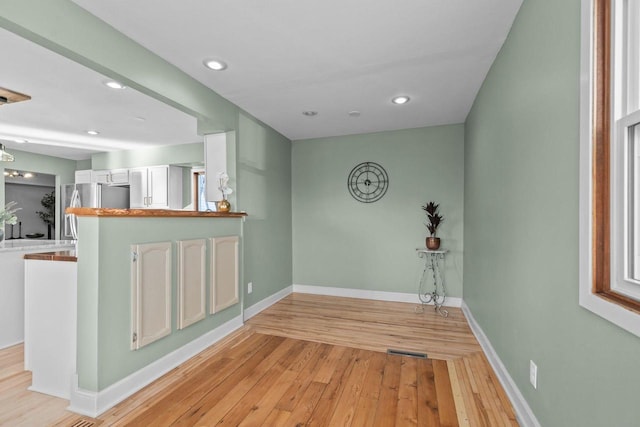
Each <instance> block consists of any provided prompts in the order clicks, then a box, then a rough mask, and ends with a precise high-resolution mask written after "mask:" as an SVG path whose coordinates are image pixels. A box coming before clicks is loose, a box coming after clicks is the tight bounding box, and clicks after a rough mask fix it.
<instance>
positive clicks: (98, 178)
mask: <svg viewBox="0 0 640 427" xmlns="http://www.w3.org/2000/svg"><path fill="white" fill-rule="evenodd" d="M91 182H97V183H98V184H110V183H111V172H109V171H108V170H102V171H92V172H91Z"/></svg>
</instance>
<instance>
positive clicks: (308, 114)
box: [302, 111, 318, 117]
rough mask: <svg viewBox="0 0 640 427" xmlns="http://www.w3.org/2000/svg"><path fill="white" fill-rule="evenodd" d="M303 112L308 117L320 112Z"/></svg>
mask: <svg viewBox="0 0 640 427" xmlns="http://www.w3.org/2000/svg"><path fill="white" fill-rule="evenodd" d="M302 114H304V115H305V116H307V117H313V116H317V115H318V112H317V111H303V112H302Z"/></svg>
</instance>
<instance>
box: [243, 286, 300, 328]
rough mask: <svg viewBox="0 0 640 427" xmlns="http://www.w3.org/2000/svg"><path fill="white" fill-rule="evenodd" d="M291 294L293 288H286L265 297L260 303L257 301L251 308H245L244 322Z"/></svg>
mask: <svg viewBox="0 0 640 427" xmlns="http://www.w3.org/2000/svg"><path fill="white" fill-rule="evenodd" d="M291 292H293V286H287V287H286V288H284V289H282V290H280V291H278V292H276V293H275V294H273V295H271V296H268V297H266V298H265V299H263V300H262V301H259V302H257V303H255V304H253V305H252V306H251V307H247V308H245V309H244V320H249V319H251V318H252V317H253V316H255V315H256V314H258V313H260V312H261V311H262V310H265V309H267V308H269V307H271V306H272V305H273V304H275V303H277V302H278V301H280V300H281V299H282V298H284V297H286V296H287V295H289V294H291Z"/></svg>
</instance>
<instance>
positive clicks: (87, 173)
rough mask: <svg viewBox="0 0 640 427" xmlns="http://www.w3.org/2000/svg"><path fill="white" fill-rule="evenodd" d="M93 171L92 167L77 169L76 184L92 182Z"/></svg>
mask: <svg viewBox="0 0 640 427" xmlns="http://www.w3.org/2000/svg"><path fill="white" fill-rule="evenodd" d="M92 172H93V171H92V170H91V169H86V170H81V171H76V184H90V183H91V175H92Z"/></svg>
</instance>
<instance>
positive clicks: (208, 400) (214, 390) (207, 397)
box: [157, 337, 284, 426]
mask: <svg viewBox="0 0 640 427" xmlns="http://www.w3.org/2000/svg"><path fill="white" fill-rule="evenodd" d="M274 338H280V337H274ZM283 341H284V339H283V338H280V339H278V340H275V341H274V340H270V341H267V342H266V343H265V345H263V346H261V347H260V349H259V350H258V351H257V352H255V354H253V356H252V357H251V358H249V359H248V360H246V361H244V362H243V363H242V364H239V365H238V366H237V367H236V368H235V369H234V370H231V371H230V373H229V375H227V376H226V377H225V378H224V379H223V380H222V381H221V382H219V383H217V384H215V385H214V386H213V387H210V388H208V390H207V391H205V392H204V393H202V394H200V395H198V396H195V399H194V400H196V401H195V403H193V404H192V405H191V407H190V408H189V411H188V412H185V413H183V414H182V415H181V416H180V417H179V418H178V419H176V420H175V421H173V422H171V423H169V422H166V421H167V420H166V419H165V418H164V417H163V419H162V422H161V423H159V424H157V425H174V426H193V425H196V424H199V423H200V420H201V419H202V418H203V417H205V416H206V414H207V412H208V411H209V410H210V409H211V408H212V407H215V405H217V404H218V402H220V401H222V400H223V399H224V398H225V397H226V396H227V395H228V394H229V393H231V391H232V390H233V389H234V388H235V387H236V386H237V385H238V383H240V382H241V381H242V380H243V379H244V378H247V377H248V376H250V375H251V373H252V372H253V371H254V369H255V368H256V367H257V366H258V365H259V364H260V363H261V362H262V361H263V360H264V359H265V358H267V357H268V356H269V354H271V353H272V352H273V351H274V350H275V349H276V348H278V347H279V346H280V344H281V343H282V342H283ZM201 425H206V424H201Z"/></svg>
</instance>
